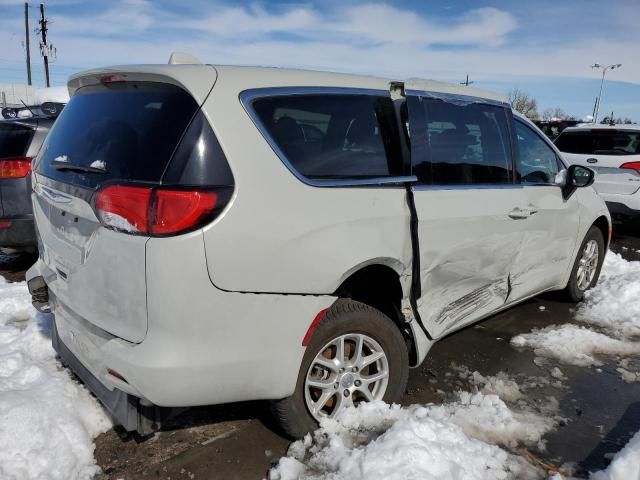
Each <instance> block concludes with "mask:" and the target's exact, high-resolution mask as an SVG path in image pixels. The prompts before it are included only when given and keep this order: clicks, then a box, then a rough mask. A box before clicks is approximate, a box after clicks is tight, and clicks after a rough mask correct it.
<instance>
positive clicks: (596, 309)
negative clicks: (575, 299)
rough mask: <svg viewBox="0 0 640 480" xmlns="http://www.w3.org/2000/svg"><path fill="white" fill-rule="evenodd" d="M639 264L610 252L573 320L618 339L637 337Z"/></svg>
mask: <svg viewBox="0 0 640 480" xmlns="http://www.w3.org/2000/svg"><path fill="white" fill-rule="evenodd" d="M638 298H640V262H633V261H627V260H625V259H624V258H622V257H621V256H620V255H619V254H617V253H613V252H609V253H608V254H607V256H606V258H605V262H604V266H603V268H602V275H601V276H600V279H599V280H598V284H597V285H596V287H595V288H594V289H592V290H589V291H588V292H586V294H585V299H584V302H582V303H581V304H580V305H579V307H578V310H577V311H576V319H577V320H579V321H581V322H584V323H589V324H592V325H596V326H598V327H601V328H602V329H603V330H604V331H605V332H607V333H609V334H611V335H612V336H614V337H617V338H628V339H631V338H634V337H640V302H639V301H638Z"/></svg>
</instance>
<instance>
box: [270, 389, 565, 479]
mask: <svg viewBox="0 0 640 480" xmlns="http://www.w3.org/2000/svg"><path fill="white" fill-rule="evenodd" d="M551 428H553V422H552V421H550V420H549V419H547V418H544V417H541V416H537V415H534V414H528V413H518V412H514V411H512V410H511V409H509V407H507V405H506V404H505V403H504V402H503V401H502V400H500V399H499V398H498V397H497V396H495V395H484V394H482V393H476V394H473V395H472V394H469V393H460V394H459V398H458V400H457V401H455V402H452V403H448V404H443V405H426V406H420V405H413V406H411V407H400V406H398V405H391V406H390V405H387V404H385V403H382V402H374V403H369V404H361V405H360V406H359V407H358V408H357V409H347V410H345V411H344V412H342V414H341V415H340V416H339V417H338V418H337V419H326V420H324V421H323V422H322V423H321V428H320V429H319V430H317V431H316V432H315V433H314V434H313V436H310V435H308V436H307V437H306V438H305V439H304V440H302V441H298V442H295V443H293V444H292V445H291V447H290V448H289V452H288V454H287V456H286V457H283V458H281V459H280V461H279V463H278V465H277V466H276V467H275V468H274V469H273V470H272V471H271V472H270V479H271V480H293V479H298V478H301V479H307V480H321V479H327V480H329V479H332V480H333V479H342V478H349V479H352V480H358V479H362V480H364V479H367V480H369V479H371V480H373V479H388V480H394V479H398V480H400V479H402V480H405V479H407V478H416V479H417V478H420V479H425V480H427V479H438V480H449V479H451V480H454V479H456V480H458V479H464V480H476V479H477V480H481V479H487V480H488V479H491V480H497V479H534V478H544V474H543V473H542V472H540V471H539V470H538V469H536V468H535V467H534V466H532V465H531V464H529V463H528V462H527V461H525V460H524V459H523V458H522V457H520V456H517V455H514V454H512V453H510V452H509V451H508V450H506V449H505V448H501V447H500V446H498V445H502V446H504V447H512V448H513V447H515V446H516V445H532V444H536V443H538V442H539V441H540V439H541V437H542V435H544V433H546V432H547V431H549V430H550V429H551ZM494 442H495V443H497V444H498V445H495V444H493V443H494Z"/></svg>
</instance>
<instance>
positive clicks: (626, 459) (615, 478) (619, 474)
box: [589, 432, 640, 480]
mask: <svg viewBox="0 0 640 480" xmlns="http://www.w3.org/2000/svg"><path fill="white" fill-rule="evenodd" d="M638 478H640V432H638V433H636V434H635V435H634V436H633V438H632V439H631V440H629V443H627V446H626V447H624V448H623V449H622V450H620V451H619V452H618V453H617V454H616V456H615V457H614V458H613V461H612V462H611V464H610V465H609V466H608V467H607V469H606V470H602V471H600V472H596V473H592V474H591V476H590V477H589V479H590V480H635V479H638Z"/></svg>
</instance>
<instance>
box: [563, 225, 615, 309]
mask: <svg viewBox="0 0 640 480" xmlns="http://www.w3.org/2000/svg"><path fill="white" fill-rule="evenodd" d="M591 242H595V245H596V247H597V258H595V260H594V259H590V260H586V259H587V256H588V255H587V253H588V252H587V246H588V245H593V244H592V243H591ZM604 254H605V251H604V237H603V236H602V232H601V231H600V230H599V229H598V228H597V227H591V228H590V229H589V231H588V232H587V235H586V236H585V237H584V240H583V241H582V244H581V245H580V249H579V250H578V255H577V256H576V260H575V263H574V264H573V268H572V269H571V277H570V278H569V283H567V286H566V288H565V289H564V292H563V293H564V297H565V298H566V299H567V300H569V301H571V302H579V301H580V300H582V299H583V297H584V292H586V291H587V290H589V289H590V288H592V287H593V286H595V284H596V283H597V281H598V277H599V276H600V269H601V268H602V262H603V261H604ZM586 255H587V256H586ZM583 261H588V263H591V266H590V268H589V269H588V272H589V273H588V274H587V275H588V277H590V278H586V277H581V270H580V266H581V262H583ZM582 271H584V269H583V270H582Z"/></svg>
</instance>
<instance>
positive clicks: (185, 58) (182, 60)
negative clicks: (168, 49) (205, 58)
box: [169, 52, 202, 65]
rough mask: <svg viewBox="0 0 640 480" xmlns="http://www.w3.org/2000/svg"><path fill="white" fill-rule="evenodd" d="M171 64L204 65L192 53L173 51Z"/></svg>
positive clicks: (170, 59)
mask: <svg viewBox="0 0 640 480" xmlns="http://www.w3.org/2000/svg"><path fill="white" fill-rule="evenodd" d="M169 65H202V62H201V61H200V60H198V59H197V58H196V57H194V56H193V55H191V54H190V53H185V52H172V53H171V56H170V57H169Z"/></svg>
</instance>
